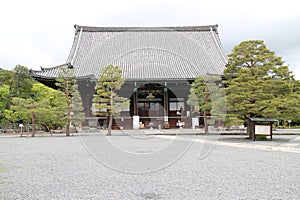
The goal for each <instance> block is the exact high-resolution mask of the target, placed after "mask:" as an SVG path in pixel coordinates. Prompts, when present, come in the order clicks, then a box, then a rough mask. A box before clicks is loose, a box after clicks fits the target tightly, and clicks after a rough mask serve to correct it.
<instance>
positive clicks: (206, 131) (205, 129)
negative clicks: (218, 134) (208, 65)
mask: <svg viewBox="0 0 300 200" xmlns="http://www.w3.org/2000/svg"><path fill="white" fill-rule="evenodd" d="M204 93H205V96H204V104H205V105H207V104H208V95H209V94H208V88H207V85H205V91H204ZM203 121H204V133H205V134H206V135H207V134H208V124H207V110H206V109H204V113H203Z"/></svg>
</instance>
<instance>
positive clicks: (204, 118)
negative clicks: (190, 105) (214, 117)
mask: <svg viewBox="0 0 300 200" xmlns="http://www.w3.org/2000/svg"><path fill="white" fill-rule="evenodd" d="M203 121H204V133H205V134H208V124H207V111H206V110H204V113H203Z"/></svg>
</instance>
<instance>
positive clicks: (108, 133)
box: [107, 113, 113, 136]
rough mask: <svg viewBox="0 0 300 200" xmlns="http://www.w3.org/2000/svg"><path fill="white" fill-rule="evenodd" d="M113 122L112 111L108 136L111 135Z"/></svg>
mask: <svg viewBox="0 0 300 200" xmlns="http://www.w3.org/2000/svg"><path fill="white" fill-rule="evenodd" d="M112 122H113V116H112V114H111V113H110V114H109V122H108V131H107V136H111V129H112Z"/></svg>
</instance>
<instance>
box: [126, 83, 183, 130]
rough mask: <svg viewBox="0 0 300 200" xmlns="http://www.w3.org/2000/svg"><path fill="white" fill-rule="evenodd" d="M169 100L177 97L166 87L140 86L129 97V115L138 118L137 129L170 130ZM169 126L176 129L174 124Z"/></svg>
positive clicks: (156, 85)
mask: <svg viewBox="0 0 300 200" xmlns="http://www.w3.org/2000/svg"><path fill="white" fill-rule="evenodd" d="M170 99H173V100H174V99H177V96H176V95H175V94H174V92H173V91H172V90H170V89H169V88H168V87H166V86H164V85H161V84H157V83H149V84H145V85H142V86H140V87H138V88H136V89H135V92H134V94H133V95H132V96H131V99H130V100H131V101H130V102H131V104H130V115H131V116H138V119H139V128H171V127H172V126H170V120H171V119H170V117H169V116H170ZM171 105H172V104H171ZM178 110H180V109H178ZM172 120H173V119H172ZM172 120H171V121H172ZM173 121H174V120H173ZM171 124H172V125H173V127H176V122H175V123H171Z"/></svg>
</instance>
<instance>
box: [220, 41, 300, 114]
mask: <svg viewBox="0 0 300 200" xmlns="http://www.w3.org/2000/svg"><path fill="white" fill-rule="evenodd" d="M224 77H225V79H226V81H224V83H225V85H226V86H227V88H226V98H227V99H226V100H227V107H228V110H229V114H233V115H235V116H237V117H238V118H240V119H248V118H252V117H271V118H274V117H276V118H279V119H283V118H285V117H286V116H287V115H289V114H291V115H293V112H295V110H294V111H293V109H294V108H295V107H294V108H292V107H290V106H291V105H295V103H296V102H299V95H298V94H297V93H296V92H295V90H294V87H295V84H296V81H295V79H294V77H293V75H292V73H291V71H289V69H288V66H285V65H284V61H282V58H281V57H279V56H276V55H275V52H274V51H271V50H269V49H268V48H267V47H266V45H265V44H264V42H263V41H261V40H250V41H244V42H241V43H240V44H239V45H237V46H235V47H234V49H233V52H232V53H231V54H229V55H228V65H227V68H226V69H225V71H224ZM296 107H299V106H296Z"/></svg>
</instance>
